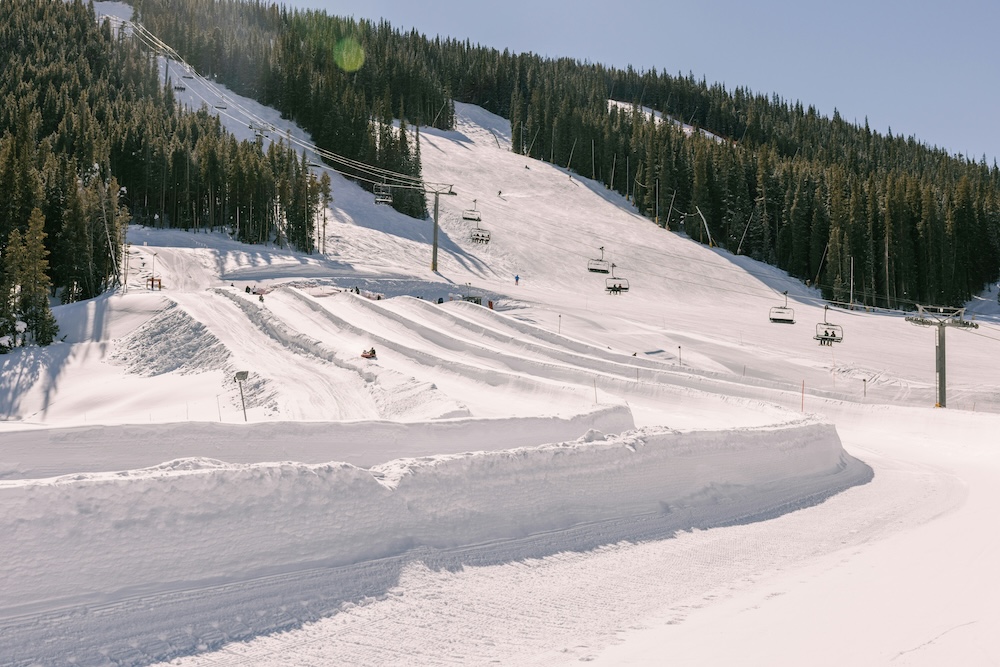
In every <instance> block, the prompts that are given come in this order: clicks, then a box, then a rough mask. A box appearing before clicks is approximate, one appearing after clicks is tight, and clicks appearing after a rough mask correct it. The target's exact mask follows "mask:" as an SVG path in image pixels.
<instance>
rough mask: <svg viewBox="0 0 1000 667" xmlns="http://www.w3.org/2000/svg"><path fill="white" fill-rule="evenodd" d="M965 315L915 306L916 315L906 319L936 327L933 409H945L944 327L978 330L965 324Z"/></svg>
mask: <svg viewBox="0 0 1000 667" xmlns="http://www.w3.org/2000/svg"><path fill="white" fill-rule="evenodd" d="M964 315H965V308H936V307H934V308H929V307H924V306H921V305H919V304H917V314H916V315H911V316H908V317H907V318H906V321H907V322H911V323H913V324H918V325H920V326H926V327H929V326H934V327H937V345H936V347H935V350H936V355H935V361H936V364H937V365H936V374H937V403H936V404H935V407H938V408H944V407H947V406H948V404H947V401H946V397H945V348H944V330H945V328H946V327H959V328H962V329H978V328H979V325H978V324H976V323H975V322H967V321H966V320H964V319H962V318H963V316H964Z"/></svg>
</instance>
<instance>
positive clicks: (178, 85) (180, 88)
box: [174, 83, 187, 93]
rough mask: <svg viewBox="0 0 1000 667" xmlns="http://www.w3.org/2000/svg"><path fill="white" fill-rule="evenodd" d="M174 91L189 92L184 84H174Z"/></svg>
mask: <svg viewBox="0 0 1000 667" xmlns="http://www.w3.org/2000/svg"><path fill="white" fill-rule="evenodd" d="M174 90H179V91H180V92H182V93H183V92H184V91H185V90H187V86H185V85H184V84H181V83H175V84H174Z"/></svg>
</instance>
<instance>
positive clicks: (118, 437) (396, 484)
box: [0, 3, 1000, 667]
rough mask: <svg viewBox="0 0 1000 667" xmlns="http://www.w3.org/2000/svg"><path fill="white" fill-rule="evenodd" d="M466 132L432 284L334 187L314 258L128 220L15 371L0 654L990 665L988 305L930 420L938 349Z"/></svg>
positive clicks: (437, 137)
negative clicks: (104, 262) (117, 266)
mask: <svg viewBox="0 0 1000 667" xmlns="http://www.w3.org/2000/svg"><path fill="white" fill-rule="evenodd" d="M99 7H101V8H103V9H104V11H114V12H117V13H119V14H121V13H122V12H124V11H125V10H126V9H127V8H125V7H124V6H121V5H117V4H116V3H99ZM181 68H182V66H181V65H180V64H178V63H173V64H172V65H171V71H178V72H179V71H182V70H181ZM186 81H188V84H187V86H186V90H185V91H183V92H179V93H178V97H179V99H180V100H181V101H182V102H184V103H186V104H190V105H198V104H200V103H201V102H202V101H204V102H206V103H208V104H209V105H210V109H211V110H213V111H214V112H216V113H222V119H223V121H224V122H225V123H226V124H227V126H229V127H231V128H232V129H233V131H236V132H247V131H248V129H247V128H251V126H256V127H267V128H269V139H268V140H277V137H279V136H281V137H285V138H286V140H287V138H288V137H294V138H295V140H296V141H298V142H300V145H303V146H308V145H309V138H308V136H307V135H306V134H305V133H304V132H302V131H301V130H300V129H298V128H295V127H292V126H290V125H289V124H288V123H287V122H286V121H283V120H282V119H281V118H280V117H279V116H278V114H277V113H275V112H274V111H272V110H269V109H266V108H263V107H260V106H259V105H257V104H255V103H253V102H251V101H249V100H245V99H241V98H239V97H238V96H235V95H232V94H231V93H229V92H227V91H225V90H224V89H222V88H220V87H218V86H215V85H214V84H210V83H209V82H207V81H204V80H201V79H191V80H186ZM222 99H224V100H225V102H226V103H225V105H224V106H225V107H226V108H225V109H217V108H216V107H215V100H222ZM456 114H457V118H458V121H457V125H456V128H455V129H454V130H453V131H449V132H442V131H437V130H433V129H429V128H421V132H420V137H421V142H422V144H421V153H422V156H423V160H424V165H423V169H424V176H425V177H426V178H427V179H428V180H431V181H435V182H442V183H451V184H453V186H454V191H455V192H456V193H457V196H453V197H449V196H443V197H441V200H440V207H441V208H440V211H441V214H440V227H441V237H440V255H439V266H438V271H437V272H432V271H431V270H430V261H431V239H432V237H433V234H432V223H431V221H429V220H424V221H421V220H413V219H411V218H407V217H405V216H401V215H399V214H397V213H396V212H395V211H393V210H391V209H390V208H388V207H384V206H376V205H375V204H374V201H373V197H372V195H371V194H369V193H366V192H364V191H363V190H361V189H360V188H358V187H356V186H355V185H353V184H352V183H350V182H348V181H346V180H345V179H343V178H341V177H340V176H339V175H337V174H336V173H334V172H331V178H332V181H333V197H334V201H333V204H332V205H331V208H330V210H329V211H327V226H326V239H325V240H326V245H327V252H326V254H325V255H318V254H317V255H304V254H301V253H296V252H293V251H290V250H288V249H283V248H276V247H271V246H267V247H265V246H247V245H243V244H240V243H236V242H234V241H232V240H231V239H230V238H228V237H227V236H226V235H224V234H188V233H184V232H180V231H172V230H159V229H148V228H141V227H133V228H131V229H130V230H129V234H128V241H129V244H130V245H129V249H128V255H129V262H128V266H129V273H128V276H127V282H126V285H124V286H123V287H122V288H121V289H119V290H117V291H115V292H114V293H111V294H108V295H105V296H103V297H101V298H99V299H95V300H93V301H90V302H86V303H80V304H74V305H72V306H62V307H59V308H57V309H56V315H57V317H58V319H59V324H60V328H61V332H60V335H61V336H64V339H63V340H62V341H61V342H59V343H57V344H54V345H52V346H50V347H49V348H46V349H43V350H40V349H21V350H16V351H15V352H14V353H12V354H10V355H6V356H5V357H0V415H2V416H3V418H4V421H2V422H0V534H3V535H4V538H3V540H0V563H2V565H0V591H2V594H0V664H4V665H6V664H11V665H64V664H76V665H110V664H115V665H146V664H153V663H156V662H157V661H161V660H171V661H172V662H171V664H184V665H223V664H225V665H237V664H239V665H267V666H269V667H270V666H274V665H304V664H316V665H328V664H360V665H382V664H431V665H443V664H486V663H501V664H518V665H521V664H546V665H549V664H567V663H569V662H576V661H579V660H581V659H585V660H588V661H589V660H594V661H597V662H599V663H600V662H603V663H604V664H658V663H660V662H661V658H662V657H663V656H665V655H670V656H673V657H676V658H677V659H678V661H679V662H680V663H681V664H734V663H740V664H769V665H775V664H778V665H781V664H787V665H799V664H883V663H888V662H890V661H893V660H895V661H896V664H909V665H914V664H917V665H933V664H943V663H953V664H959V663H961V664H983V663H985V658H983V659H980V658H982V657H983V656H986V657H989V658H991V659H1000V649H998V647H997V645H996V644H995V640H993V639H992V638H993V637H994V636H996V634H997V632H996V631H997V630H998V629H1000V615H998V614H997V613H996V610H995V605H993V604H992V599H993V596H992V594H991V591H992V592H995V591H996V590H997V585H998V584H1000V580H998V575H997V574H995V572H994V569H995V568H993V567H992V563H993V562H995V561H996V558H997V557H998V556H1000V553H998V552H1000V541H998V540H997V539H996V538H995V536H994V535H993V533H992V531H989V530H986V529H984V528H983V526H987V525H989V522H990V521H992V519H991V510H992V508H995V506H996V502H997V501H998V500H1000V491H997V489H998V488H1000V486H998V485H997V484H996V479H997V473H998V472H1000V456H998V454H997V453H996V451H995V447H994V444H995V437H994V436H993V435H992V434H993V433H995V432H996V430H997V426H998V425H1000V415H998V414H996V413H1000V406H998V404H997V396H998V393H1000V381H998V380H997V378H998V377H1000V374H998V373H997V371H998V370H1000V369H998V365H1000V362H997V361H996V359H995V356H996V355H993V354H991V352H992V351H993V346H994V345H995V344H996V341H997V340H1000V331H998V326H997V322H998V315H1000V313H998V310H997V305H996V300H995V299H994V298H993V296H994V295H992V294H989V293H987V294H984V295H983V296H982V298H981V299H980V300H978V301H977V302H976V303H975V304H974V307H970V310H971V311H974V312H975V314H976V317H977V320H978V321H979V322H980V323H981V324H982V327H981V328H980V329H979V330H977V331H974V332H954V333H950V334H949V336H948V386H949V394H948V405H949V408H948V409H947V410H937V409H934V408H933V407H931V406H932V405H933V403H934V400H935V391H934V387H935V377H934V350H933V347H934V338H933V332H932V331H930V330H927V329H923V328H920V327H916V326H913V325H911V324H909V323H907V322H906V321H905V320H904V318H903V316H902V314H899V313H886V312H877V313H876V312H866V311H864V310H854V311H845V310H834V309H830V311H829V312H826V311H824V308H823V306H824V304H823V303H822V301H820V299H819V298H818V294H817V293H816V292H815V291H814V290H810V289H807V288H806V287H804V286H803V285H801V284H800V283H798V282H797V281H794V280H791V279H789V278H788V277H787V276H786V275H784V274H783V273H782V272H780V271H778V270H776V269H774V268H773V267H768V266H764V265H761V264H759V263H756V262H753V261H752V260H749V259H747V258H745V257H736V256H733V255H731V254H729V253H728V252H726V251H725V250H719V249H712V248H708V247H705V246H703V245H700V244H698V243H695V242H693V241H691V240H690V239H687V238H685V237H684V236H682V235H678V234H676V233H673V232H667V231H664V230H662V229H660V228H659V227H657V226H656V225H654V224H653V223H651V222H650V221H648V220H646V219H644V218H642V217H640V216H638V215H636V214H635V212H634V209H633V208H632V207H631V206H630V204H629V203H628V202H627V201H625V200H623V199H622V198H621V197H619V196H618V195H616V194H614V193H611V192H609V191H607V190H605V189H604V188H603V186H602V185H600V184H599V183H595V182H592V181H590V180H588V179H584V178H581V177H579V176H577V175H571V174H569V173H567V172H565V171H564V170H561V169H559V168H557V167H554V166H552V165H549V164H546V163H542V162H538V161H534V160H530V159H527V158H524V157H523V156H519V155H517V154H515V153H513V152H511V151H510V145H509V142H510V137H511V132H510V126H509V124H508V123H507V122H506V121H505V120H503V119H502V118H499V117H496V116H494V115H492V114H489V113H487V112H485V111H483V110H482V109H479V108H476V107H472V106H468V105H462V104H456ZM249 131H251V132H252V129H251V130H249ZM473 206H475V208H476V209H477V210H478V211H480V213H481V216H482V221H481V222H480V223H479V227H480V228H482V229H486V230H488V231H489V232H490V242H489V243H488V244H481V243H474V242H473V241H472V239H471V233H472V231H473V230H474V229H475V228H476V227H477V224H476V223H475V222H472V221H469V220H465V219H463V216H462V212H463V210H465V209H469V208H472V207H473ZM600 248H603V255H602V251H601V250H600ZM599 258H603V259H604V260H606V261H608V262H610V263H614V264H615V268H614V270H615V277H616V278H615V279H616V280H621V279H625V280H627V281H628V285H629V287H630V289H629V290H628V292H627V293H624V294H610V293H608V291H607V290H606V289H605V287H606V281H607V280H608V279H609V276H606V275H603V274H596V273H591V272H589V271H588V270H587V265H588V262H589V261H590V260H593V259H599ZM154 275H155V277H156V278H159V279H160V280H161V283H162V287H163V289H162V290H152V289H151V288H150V284H149V282H148V278H150V277H153V276H154ZM515 276H517V281H516V282H515ZM784 291H787V292H788V295H789V303H788V305H789V306H791V307H792V308H793V309H794V311H795V319H796V323H795V324H793V325H786V324H773V323H771V322H770V321H769V319H768V313H769V311H770V308H772V307H773V306H780V305H783V304H784V297H783V296H781V293H782V292H784ZM258 293H263V297H262V298H261V297H260V296H259V295H258ZM468 296H475V297H480V298H481V299H482V304H483V305H476V304H474V303H470V302H468V301H466V300H463V297H468ZM825 318H829V321H832V322H835V323H837V324H839V325H841V326H843V329H844V340H843V342H842V343H839V344H837V345H834V346H829V347H828V346H820V345H818V344H817V341H816V340H814V338H813V336H814V334H815V333H816V325H817V324H821V323H823V322H824V319H825ZM370 347H375V348H376V350H377V358H376V359H371V360H368V359H363V358H362V357H361V356H360V354H359V353H360V352H361V351H362V350H363V349H368V348H370ZM239 371H247V378H246V380H245V381H243V382H242V383H240V382H237V381H236V380H235V376H236V374H237V372H239ZM941 544H947V545H948V546H949V548H948V549H944V548H942V547H940V546H939V545H941ZM932 573H933V578H931V576H930V575H931V574H932ZM886 618H892V619H897V620H896V621H893V622H890V623H888V625H887V624H886V622H885V619H886ZM876 620H877V621H878V622H876ZM720 628H724V629H725V632H724V634H725V636H727V637H732V638H734V639H732V640H731V641H727V642H724V643H720V642H718V641H717V640H715V639H713V637H715V636H717V635H718V633H719V632H720V630H719V629H720ZM763 628H767V631H764V630H763ZM678 629H679V630H678ZM897 658H898V660H897Z"/></svg>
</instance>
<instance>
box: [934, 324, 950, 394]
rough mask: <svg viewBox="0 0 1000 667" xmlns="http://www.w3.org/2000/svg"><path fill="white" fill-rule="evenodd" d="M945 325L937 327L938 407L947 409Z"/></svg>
mask: <svg viewBox="0 0 1000 667" xmlns="http://www.w3.org/2000/svg"><path fill="white" fill-rule="evenodd" d="M944 330H945V325H944V324H939V325H938V327H937V334H938V335H937V355H936V357H937V380H938V387H937V394H938V395H937V399H938V400H937V407H939V408H946V407H948V403H947V400H946V397H945V349H944Z"/></svg>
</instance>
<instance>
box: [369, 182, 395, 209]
mask: <svg viewBox="0 0 1000 667" xmlns="http://www.w3.org/2000/svg"><path fill="white" fill-rule="evenodd" d="M372 192H374V193H375V203H376V204H389V205H391V204H392V188H390V187H389V186H388V185H386V184H385V183H376V184H375V188H374V189H373V190H372Z"/></svg>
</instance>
